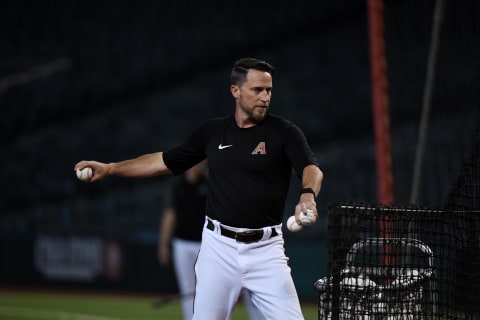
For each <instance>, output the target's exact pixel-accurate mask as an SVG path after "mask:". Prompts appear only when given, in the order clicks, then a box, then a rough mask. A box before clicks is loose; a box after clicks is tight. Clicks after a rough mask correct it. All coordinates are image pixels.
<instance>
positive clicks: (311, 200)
mask: <svg viewBox="0 0 480 320" xmlns="http://www.w3.org/2000/svg"><path fill="white" fill-rule="evenodd" d="M322 181H323V172H322V170H320V168H319V167H317V166H316V165H309V166H306V167H305V168H304V169H303V173H302V188H311V189H312V190H313V191H314V192H315V195H313V194H312V193H302V194H300V199H299V201H298V204H297V205H296V206H295V217H296V220H297V223H299V222H300V212H305V211H306V210H307V209H311V210H312V211H313V214H314V215H315V216H317V217H318V212H317V203H316V202H315V198H316V196H317V195H318V193H319V192H320V189H321V188H322Z"/></svg>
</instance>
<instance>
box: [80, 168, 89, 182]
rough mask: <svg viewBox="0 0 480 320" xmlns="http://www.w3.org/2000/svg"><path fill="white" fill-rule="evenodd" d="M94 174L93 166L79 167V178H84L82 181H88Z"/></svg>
mask: <svg viewBox="0 0 480 320" xmlns="http://www.w3.org/2000/svg"><path fill="white" fill-rule="evenodd" d="M92 175H93V171H92V168H90V167H86V168H83V169H82V170H80V169H77V178H78V179H80V180H82V181H87V180H89V179H90V178H91V177H92Z"/></svg>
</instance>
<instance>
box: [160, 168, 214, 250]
mask: <svg viewBox="0 0 480 320" xmlns="http://www.w3.org/2000/svg"><path fill="white" fill-rule="evenodd" d="M207 190H208V186H207V178H206V177H205V176H204V175H202V176H200V177H198V179H197V180H196V181H195V182H193V183H192V182H189V181H187V179H186V177H184V176H182V177H181V178H180V179H176V180H175V181H173V182H172V184H171V186H170V188H169V193H168V195H167V207H170V208H172V209H173V211H174V212H175V216H176V223H175V230H174V236H175V237H176V238H180V239H184V240H189V241H200V240H201V239H202V229H203V224H204V222H205V202H206V199H207Z"/></svg>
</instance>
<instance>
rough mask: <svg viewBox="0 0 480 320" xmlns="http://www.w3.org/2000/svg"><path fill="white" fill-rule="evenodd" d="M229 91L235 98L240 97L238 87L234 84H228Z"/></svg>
mask: <svg viewBox="0 0 480 320" xmlns="http://www.w3.org/2000/svg"><path fill="white" fill-rule="evenodd" d="M230 92H231V93H232V96H233V97H234V98H235V99H238V97H240V88H238V87H237V86H236V85H233V84H232V85H231V86H230Z"/></svg>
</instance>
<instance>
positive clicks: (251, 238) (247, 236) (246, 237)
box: [207, 220, 278, 243]
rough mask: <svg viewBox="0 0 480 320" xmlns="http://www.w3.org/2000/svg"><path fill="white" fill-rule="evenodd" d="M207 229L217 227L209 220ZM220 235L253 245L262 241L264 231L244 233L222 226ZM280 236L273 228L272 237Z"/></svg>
mask: <svg viewBox="0 0 480 320" xmlns="http://www.w3.org/2000/svg"><path fill="white" fill-rule="evenodd" d="M207 229H209V230H212V231H213V230H215V226H214V224H213V222H212V221H210V220H208V222H207ZM220 234H221V235H222V236H225V237H228V238H232V239H235V240H237V242H243V243H252V242H257V241H260V240H262V238H263V230H249V231H242V232H235V231H232V230H228V229H225V228H224V227H222V226H220ZM277 235H278V232H277V230H276V229H275V228H272V235H271V236H270V238H271V237H275V236H277Z"/></svg>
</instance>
